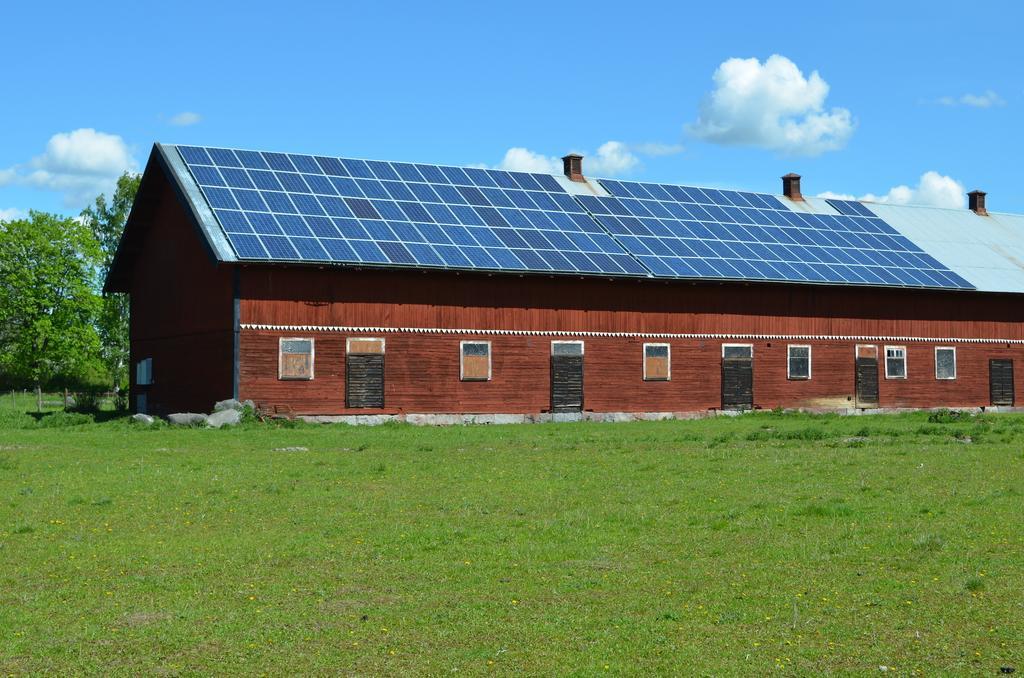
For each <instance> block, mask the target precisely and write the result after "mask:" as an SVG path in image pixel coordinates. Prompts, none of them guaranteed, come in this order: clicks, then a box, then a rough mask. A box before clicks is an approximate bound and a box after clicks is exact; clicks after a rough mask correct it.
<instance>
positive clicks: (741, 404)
mask: <svg viewBox="0 0 1024 678" xmlns="http://www.w3.org/2000/svg"><path fill="white" fill-rule="evenodd" d="M753 407H754V347H753V346H752V345H750V344H723V345H722V409H723V410H749V409H753Z"/></svg>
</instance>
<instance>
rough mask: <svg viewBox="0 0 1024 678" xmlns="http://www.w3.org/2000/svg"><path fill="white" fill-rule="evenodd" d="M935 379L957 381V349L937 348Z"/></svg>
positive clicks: (949, 347) (948, 347)
mask: <svg viewBox="0 0 1024 678" xmlns="http://www.w3.org/2000/svg"><path fill="white" fill-rule="evenodd" d="M935 378H936V379H956V347H955V346H936V347H935Z"/></svg>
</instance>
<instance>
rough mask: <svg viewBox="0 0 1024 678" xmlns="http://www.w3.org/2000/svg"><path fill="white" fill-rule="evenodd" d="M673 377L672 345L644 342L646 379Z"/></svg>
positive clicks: (659, 379) (656, 379)
mask: <svg viewBox="0 0 1024 678" xmlns="http://www.w3.org/2000/svg"><path fill="white" fill-rule="evenodd" d="M671 379H672V347H671V346H670V345H669V344H644V381H669V380H671Z"/></svg>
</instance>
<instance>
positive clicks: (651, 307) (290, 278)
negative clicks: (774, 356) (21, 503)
mask: <svg viewBox="0 0 1024 678" xmlns="http://www.w3.org/2000/svg"><path fill="white" fill-rule="evenodd" d="M242 296H243V302H242V322H243V323H253V324H271V325H307V324H313V325H341V326H358V327H363V326H374V327H377V326H383V327H421V328H432V327H443V328H466V329H517V330H565V331H574V330H575V331H581V330H588V331H606V332H673V333H748V334H810V335H825V336H835V335H841V336H851V335H872V336H918V337H963V338H968V337H973V338H982V337H998V338H1007V339H1022V338H1024V304H1021V303H1020V298H1019V297H1018V296H1015V295H1000V294H985V293H977V292H952V291H940V290H901V289H878V288H863V287H862V288H851V287H828V286H823V285H774V284H765V283H760V284H758V283H754V284H749V285H748V284H739V283H728V284H725V283H723V284H706V283H704V284H692V283H684V282H676V281H673V282H667V283H666V282H660V281H659V282H655V281H648V280H642V281H637V280H604V279H586V280H580V279H574V278H568V277H543V276H532V277H516V276H485V275H479V274H466V275H455V274H452V273H443V272H433V273H415V272H401V271H377V270H364V271H354V270H339V269H323V270H319V269H314V268H284V267H279V268H270V267H245V268H244V269H243V272H242Z"/></svg>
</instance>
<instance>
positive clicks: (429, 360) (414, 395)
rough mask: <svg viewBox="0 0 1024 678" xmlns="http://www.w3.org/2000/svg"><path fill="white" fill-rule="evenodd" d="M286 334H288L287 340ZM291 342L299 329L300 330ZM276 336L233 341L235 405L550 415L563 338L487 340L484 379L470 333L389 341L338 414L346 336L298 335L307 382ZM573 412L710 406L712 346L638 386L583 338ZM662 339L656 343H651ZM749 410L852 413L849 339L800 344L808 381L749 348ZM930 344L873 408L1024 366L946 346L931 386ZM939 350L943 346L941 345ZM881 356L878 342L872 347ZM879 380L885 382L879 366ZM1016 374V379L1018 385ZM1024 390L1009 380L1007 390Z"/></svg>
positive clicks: (636, 351) (928, 401) (634, 367)
mask: <svg viewBox="0 0 1024 678" xmlns="http://www.w3.org/2000/svg"><path fill="white" fill-rule="evenodd" d="M292 334H295V333H292ZM300 334H301V333H300ZM279 336H281V333H279V332H271V331H244V332H243V333H242V342H241V355H242V383H241V389H242V397H243V398H252V399H253V400H254V401H256V402H257V403H258V404H261V405H262V406H264V407H266V408H268V409H273V408H274V407H275V406H284V407H287V408H290V409H291V410H292V411H294V412H295V413H299V414H341V413H348V414H358V413H365V414H370V413H378V412H389V413H400V412H435V413H441V412H466V413H538V412H543V411H547V410H548V409H549V407H550V402H549V395H550V387H549V383H550V382H549V379H550V359H549V356H550V341H551V340H552V339H553V338H554V339H558V338H568V337H535V336H533V337H531V336H494V335H491V336H486V337H483V338H486V339H488V340H490V341H491V352H492V361H493V362H492V375H493V378H492V380H491V381H489V382H463V381H460V380H459V342H460V341H461V340H464V339H470V338H474V337H473V336H472V335H470V336H467V335H439V334H388V335H387V352H386V358H385V406H386V407H385V409H384V410H347V409H346V408H345V399H344V392H345V388H344V386H345V381H344V370H345V359H344V356H345V339H346V337H347V336H362V335H355V334H353V335H346V334H342V333H334V332H308V333H306V334H305V335H304V336H310V337H314V338H315V339H316V366H315V370H316V379H315V380H313V381H309V382H295V381H279V380H278V379H277V378H276V375H277V371H276V367H277V363H276V350H277V348H276V347H277V339H278V337H279ZM584 341H585V359H584V369H585V376H584V389H585V395H584V401H585V404H584V409H586V410H592V411H596V412H645V411H647V412H663V411H676V412H678V411H700V410H707V409H713V408H718V407H720V405H721V370H720V365H721V345H722V343H723V342H722V341H721V340H714V341H711V340H705V341H699V340H665V341H666V342H667V343H669V344H671V347H672V349H671V351H672V380H671V381H644V380H643V355H642V352H643V343H644V340H642V339H632V338H593V337H588V338H586V339H585V340H584ZM659 341H661V340H659ZM749 343H753V345H754V404H755V406H756V407H760V408H765V409H768V408H773V407H780V406H782V407H806V408H836V407H838V408H844V407H853V395H854V342H845V341H800V342H793V343H800V344H811V345H812V347H813V348H812V378H811V379H810V380H789V379H787V377H786V357H787V354H786V345H787V343H789V342H785V341H774V340H773V341H770V342H769V341H755V342H749ZM935 345H936V344H933V343H908V344H907V345H906V346H907V371H908V378H907V379H900V380H896V379H885V378H884V376H880V383H879V399H880V401H879V405H880V406H881V407H934V406H950V407H953V406H958V407H975V406H986V405H988V396H989V392H988V360H989V358H993V357H996V358H998V357H1011V358H1015V362H1016V364H1017V365H1020V366H1021V367H1022V368H1024V346H1020V345H1014V346H1013V347H1012V348H1006V347H1005V345H990V344H960V345H957V379H956V380H955V381H940V380H937V379H935V363H934V347H935ZM940 345H943V346H946V345H951V344H949V343H942V344H940ZM880 348H881V345H880ZM879 370H880V371H881V372H880V374H881V375H884V371H883V370H884V367H883V364H882V361H881V360H880V361H879ZM1022 372H1024V369H1017V370H1016V371H1015V378H1016V379H1017V380H1018V382H1020V381H1021V379H1022V378H1024V377H1022V376H1021V375H1022ZM1022 387H1024V384H1022V383H1018V384H1017V388H1018V389H1020V388H1022Z"/></svg>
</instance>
